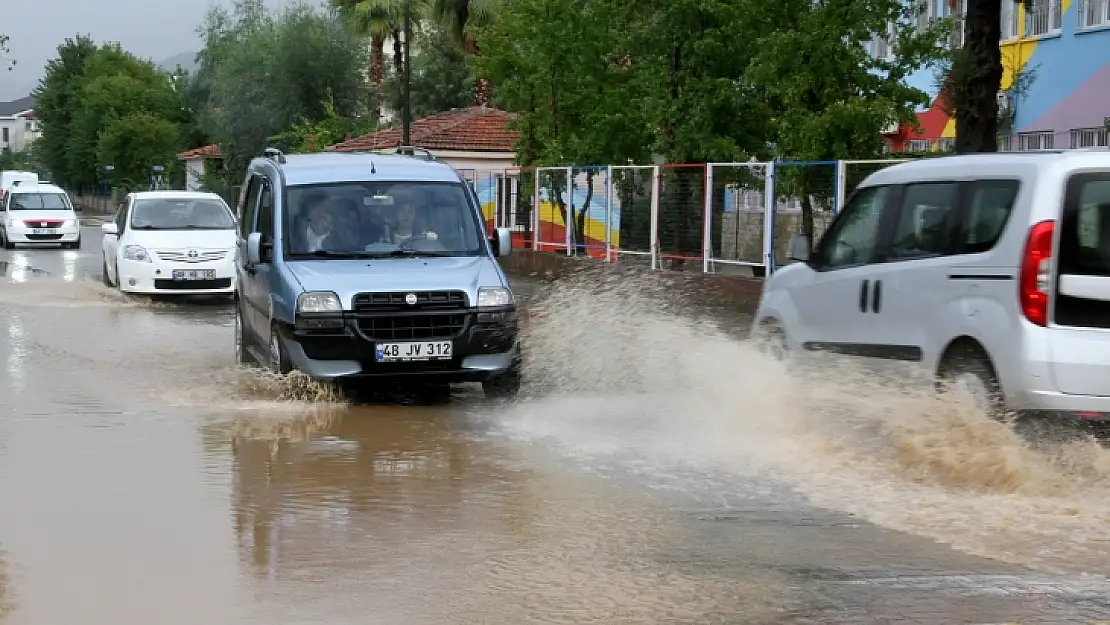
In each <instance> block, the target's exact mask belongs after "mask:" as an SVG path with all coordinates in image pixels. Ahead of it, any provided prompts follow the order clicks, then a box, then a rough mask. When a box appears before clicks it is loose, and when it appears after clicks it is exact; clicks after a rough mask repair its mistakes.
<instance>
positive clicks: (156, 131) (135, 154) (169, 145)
mask: <svg viewBox="0 0 1110 625" xmlns="http://www.w3.org/2000/svg"><path fill="white" fill-rule="evenodd" d="M180 133H181V126H180V125H179V124H176V123H174V122H172V121H170V120H168V119H165V118H164V117H159V116H157V115H154V114H152V113H149V112H145V111H137V112H133V113H128V114H127V115H125V116H123V117H119V118H114V119H111V120H110V121H108V122H107V124H106V125H105V126H104V129H103V130H102V131H101V132H100V135H99V139H98V141H97V144H96V156H97V159H98V162H100V163H112V164H113V165H114V166H115V171H113V172H112V177H113V183H114V184H115V185H116V186H121V187H124V188H126V189H138V188H145V187H146V186H147V180H148V176H149V173H150V167H151V166H152V165H155V164H160V165H162V166H163V167H165V168H166V170H167V173H168V174H172V170H175V169H178V168H180V164H179V161H178V160H177V153H178V151H180V149H181V136H180Z"/></svg>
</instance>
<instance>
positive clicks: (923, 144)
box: [906, 139, 933, 152]
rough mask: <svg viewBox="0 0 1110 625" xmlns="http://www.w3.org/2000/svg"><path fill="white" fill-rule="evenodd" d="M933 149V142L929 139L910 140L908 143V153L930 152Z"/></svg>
mask: <svg viewBox="0 0 1110 625" xmlns="http://www.w3.org/2000/svg"><path fill="white" fill-rule="evenodd" d="M932 149H933V142H932V141H929V140H928V139H910V140H909V141H907V142H906V151H907V152H929V151H931V150H932Z"/></svg>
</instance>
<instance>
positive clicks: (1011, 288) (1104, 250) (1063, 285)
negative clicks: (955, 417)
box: [753, 148, 1110, 419]
mask: <svg viewBox="0 0 1110 625" xmlns="http://www.w3.org/2000/svg"><path fill="white" fill-rule="evenodd" d="M789 256H790V257H791V260H796V261H800V262H796V263H792V264H789V265H787V266H786V267H783V268H782V269H780V270H779V271H777V272H775V273H774V274H773V275H772V276H771V277H770V278H769V279H768V280H767V283H766V285H765V288H764V291H763V295H762V298H761V301H760V304H759V308H758V310H757V312H756V317H755V320H756V321H755V325H754V326H753V333H754V334H755V335H756V336H757V337H758V338H760V339H769V340H771V342H772V344H774V345H775V346H776V347H778V348H782V349H785V350H786V353H789V354H799V353H805V352H809V353H811V354H812V353H813V352H832V353H834V354H839V355H849V356H856V357H859V358H861V359H863V360H862V361H861V362H870V363H874V364H880V365H882V366H881V367H880V369H884V368H885V369H887V370H888V371H889V370H890V369H889V365H891V364H892V363H898V362H901V363H907V364H911V365H913V366H912V367H911V369H915V370H918V371H921V372H924V373H926V374H928V377H927V379H929V380H932V381H935V382H937V384H938V386H941V385H943V384H945V383H954V384H956V385H958V386H962V387H964V388H965V389H966V390H968V391H971V392H972V393H973V394H974V395H976V396H977V397H978V398H979V399H980V400H981V401H982V402H984V407H985V408H987V409H989V410H990V411H992V412H996V413H998V412H1002V411H1014V412H1018V413H1033V414H1042V413H1047V414H1061V415H1070V416H1077V417H1080V418H1086V419H1107V418H1110V152H1108V151H1106V150H1105V148H1103V149H1100V150H1076V151H1068V152H1043V153H1007V154H980V155H967V156H952V157H941V158H931V159H923V160H920V161H916V162H909V163H903V164H899V165H894V166H892V167H888V168H886V169H883V170H881V171H879V172H876V173H874V174H872V175H871V176H869V177H868V178H867V179H866V180H864V181H863V183H862V184H861V185H860V186H859V188H858V189H856V190H855V192H854V193H853V194H852V196H851V198H850V200H849V202H848V203H847V206H846V207H845V209H844V210H843V211H842V212H841V213H840V214H839V215H838V216H837V217H836V219H835V220H834V221H833V223H832V224H831V225H830V227H829V229H828V231H827V232H826V233H825V235H824V236H823V237H822V238H821V241H820V242H819V243H818V244H817V245H816V246H815V247H814V248H813V250H812V252H810V246H809V242H808V241H807V240H805V237H803V236H796V237H795V238H794V239H792V240H791V242H790V254H789Z"/></svg>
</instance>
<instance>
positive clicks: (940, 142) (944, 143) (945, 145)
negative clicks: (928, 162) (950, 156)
mask: <svg viewBox="0 0 1110 625" xmlns="http://www.w3.org/2000/svg"><path fill="white" fill-rule="evenodd" d="M955 149H956V140H955V139H952V138H948V139H937V152H951V151H953V150H955Z"/></svg>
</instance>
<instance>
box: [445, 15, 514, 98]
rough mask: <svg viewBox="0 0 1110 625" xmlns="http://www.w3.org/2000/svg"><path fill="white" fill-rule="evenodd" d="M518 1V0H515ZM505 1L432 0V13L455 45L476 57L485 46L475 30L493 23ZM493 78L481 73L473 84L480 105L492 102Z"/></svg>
mask: <svg viewBox="0 0 1110 625" xmlns="http://www.w3.org/2000/svg"><path fill="white" fill-rule="evenodd" d="M514 1H515V0H514ZM505 4H510V3H508V2H506V0H433V1H432V6H431V10H430V13H431V15H432V17H433V18H434V19H436V20H438V21H439V23H440V25H441V26H443V27H444V28H445V29H446V31H447V35H448V36H449V37H450V39H451V41H452V42H454V44H455V46H456V47H457V48H458V49H459V50H461V51H463V52H465V53H466V54H469V55H472V56H477V55H479V54H480V53H481V51H482V50H483V49H484V48H482V47H481V46H480V45H479V42H478V38H477V36H476V32H477V31H478V30H479V29H481V28H483V27H485V26H488V25H490V24H491V23H493V21H494V17H495V16H496V15H497V13H498V11H499V10H500V9H501V8H502V6H504V5H505ZM490 85H491V83H490V79H489V78H486V77H485V76H479V77H478V79H477V80H476V81H475V83H474V98H475V101H476V102H477V104H478V105H479V106H485V105H487V104H489V103H490V99H491V97H492V93H493V91H492V88H491V86H490Z"/></svg>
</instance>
